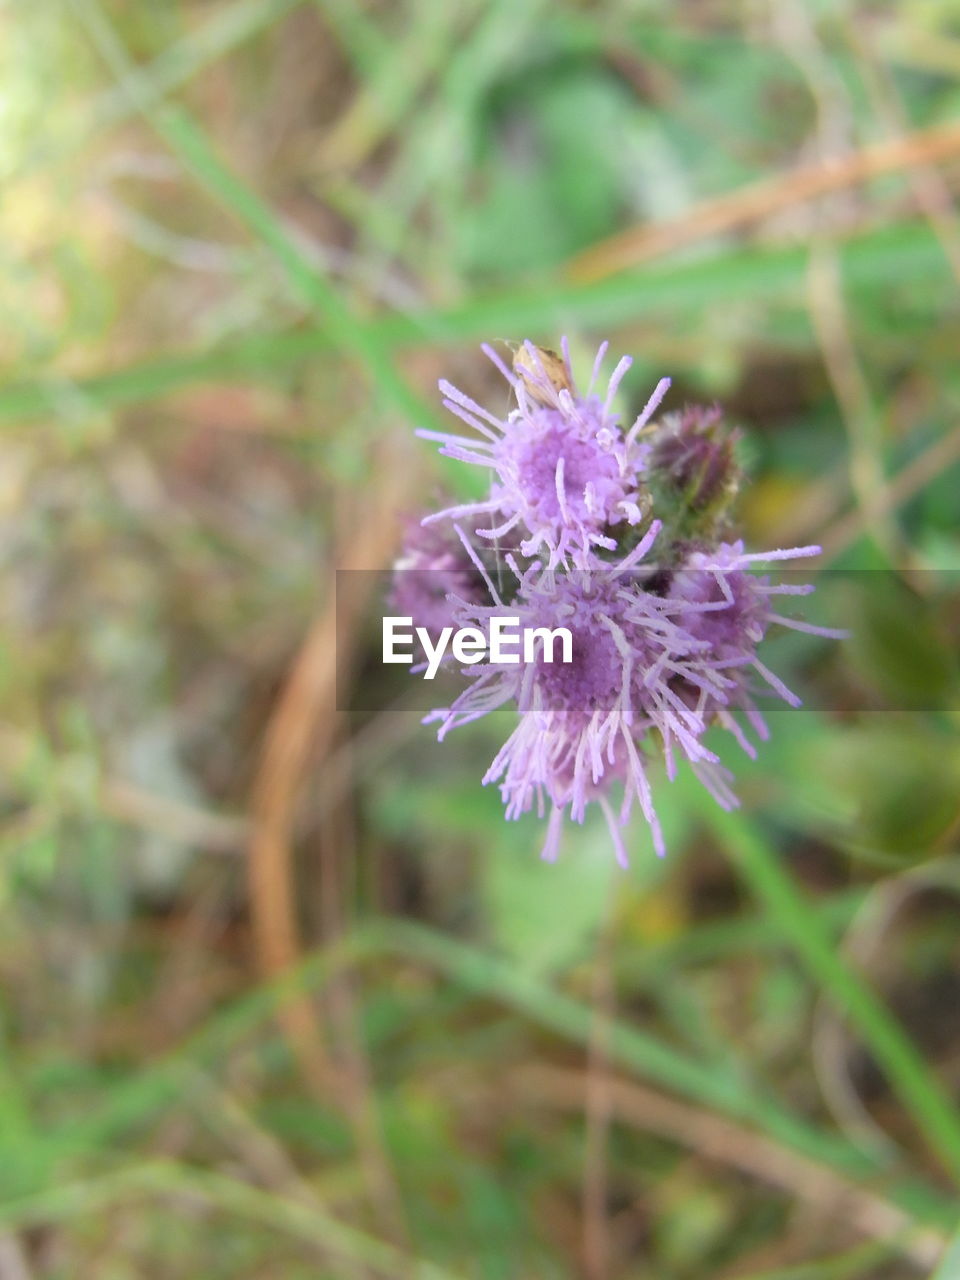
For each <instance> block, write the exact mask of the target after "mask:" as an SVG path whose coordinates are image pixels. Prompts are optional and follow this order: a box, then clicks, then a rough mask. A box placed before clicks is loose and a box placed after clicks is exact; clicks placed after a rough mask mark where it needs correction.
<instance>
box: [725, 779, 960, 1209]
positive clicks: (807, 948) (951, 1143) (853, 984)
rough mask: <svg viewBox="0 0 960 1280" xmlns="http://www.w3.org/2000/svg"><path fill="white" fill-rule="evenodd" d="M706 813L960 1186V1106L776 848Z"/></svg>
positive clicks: (732, 819)
mask: <svg viewBox="0 0 960 1280" xmlns="http://www.w3.org/2000/svg"><path fill="white" fill-rule="evenodd" d="M703 812H704V814H705V816H706V817H707V821H708V822H709V825H710V827H711V829H712V830H713V831H714V833H715V834H716V836H717V838H718V839H719V840H720V842H721V843H722V844H723V846H724V847H725V848H726V850H727V851H728V853H729V854H730V856H731V858H732V860H733V861H734V863H735V864H736V866H737V868H738V870H739V871H740V873H741V874H742V876H743V878H744V879H745V880H746V881H747V883H748V884H749V885H750V888H751V889H752V890H753V892H754V893H755V894H756V896H757V897H758V899H759V900H760V901H761V902H762V904H763V905H764V907H765V908H766V910H767V911H768V912H769V914H770V917H771V919H772V920H774V921H775V922H776V923H777V924H778V925H779V926H780V928H781V929H782V932H783V936H784V939H785V941H787V942H789V943H790V945H791V946H792V947H793V949H794V950H795V952H796V953H797V956H798V957H799V958H800V960H801V961H802V963H803V964H804V966H805V968H806V969H807V971H808V972H809V973H810V975H811V977H812V978H813V979H814V980H815V981H816V982H817V984H818V985H819V986H820V988H821V989H822V990H823V992H824V993H825V994H826V995H827V996H828V997H829V998H830V999H831V1000H832V1001H833V1003H834V1004H835V1005H836V1006H837V1008H838V1009H839V1010H840V1011H841V1012H843V1013H844V1014H846V1016H847V1017H848V1018H849V1020H850V1024H851V1026H852V1027H853V1028H854V1029H855V1030H856V1031H857V1032H858V1033H859V1034H860V1036H861V1037H862V1039H863V1042H864V1044H865V1046H866V1047H867V1048H868V1049H869V1050H870V1052H871V1054H872V1055H873V1057H874V1058H875V1059H876V1061H877V1064H878V1066H879V1067H880V1068H881V1070H882V1071H883V1072H884V1074H885V1075H886V1076H887V1078H888V1080H889V1082H890V1085H891V1087H892V1088H893V1090H894V1092H895V1093H896V1095H897V1096H898V1097H899V1099H900V1101H901V1102H902V1103H903V1105H904V1106H905V1107H906V1108H907V1110H908V1111H909V1113H910V1114H911V1115H912V1117H913V1119H914V1121H915V1123H916V1125H917V1127H918V1129H919V1130H920V1132H921V1133H922V1134H923V1135H924V1137H925V1138H926V1140H927V1142H928V1144H929V1146H930V1148H931V1150H933V1151H935V1152H936V1153H937V1154H938V1155H939V1157H940V1159H941V1161H942V1162H943V1165H944V1167H945V1168H946V1169H947V1170H948V1172H949V1173H950V1174H951V1176H952V1177H953V1178H954V1179H955V1180H956V1182H957V1184H958V1185H960V1112H958V1111H957V1108H956V1107H955V1106H954V1105H953V1104H952V1103H951V1102H950V1101H949V1099H948V1098H947V1097H946V1095H945V1094H944V1093H943V1090H942V1089H941V1087H940V1085H939V1083H938V1081H937V1080H936V1079H935V1078H934V1077H933V1076H932V1075H931V1073H930V1071H929V1070H928V1068H927V1065H926V1063H925V1062H924V1060H923V1057H922V1056H921V1054H920V1053H919V1052H918V1050H917V1048H916V1047H915V1046H914V1044H913V1043H912V1041H911V1040H910V1039H909V1038H908V1037H907V1036H906V1034H905V1033H904V1031H903V1029H902V1027H901V1026H900V1024H899V1023H898V1022H897V1020H896V1019H895V1018H894V1017H893V1015H892V1014H891V1013H890V1011H889V1010H888V1009H887V1007H886V1006H885V1005H884V1004H883V1003H882V1001H881V1000H880V999H879V998H878V997H877V996H876V995H875V994H874V993H873V991H871V990H870V988H869V987H868V986H866V984H865V983H864V982H863V980H862V979H861V978H860V977H859V976H858V975H857V974H856V973H855V972H854V971H853V970H852V969H851V968H850V967H849V966H848V965H847V964H846V963H845V962H844V960H843V957H842V956H841V954H840V953H839V952H838V951H837V949H836V946H835V944H834V942H833V941H832V939H831V938H830V937H829V935H828V934H827V933H826V932H825V931H824V929H823V927H822V925H821V924H820V923H819V921H818V920H817V918H816V915H815V913H814V912H813V910H812V909H811V907H810V905H809V904H808V903H807V902H806V901H805V899H804V897H803V895H802V894H801V892H800V891H799V889H798V888H797V886H796V885H795V884H794V882H793V880H792V879H791V877H790V875H789V874H788V873H787V871H786V870H785V869H784V867H783V865H782V864H781V862H780V860H779V858H778V857H777V856H776V854H775V852H774V851H773V850H772V849H771V848H770V847H769V846H768V845H767V843H766V842H765V841H764V840H763V839H762V838H761V837H760V836H759V835H758V834H757V832H756V830H755V829H754V828H753V827H752V826H751V824H750V823H749V822H748V821H747V820H746V819H745V818H744V817H743V816H742V814H739V813H726V812H724V811H723V810H721V809H719V808H717V807H716V806H715V805H713V804H712V803H710V802H709V801H707V802H705V803H704V808H703Z"/></svg>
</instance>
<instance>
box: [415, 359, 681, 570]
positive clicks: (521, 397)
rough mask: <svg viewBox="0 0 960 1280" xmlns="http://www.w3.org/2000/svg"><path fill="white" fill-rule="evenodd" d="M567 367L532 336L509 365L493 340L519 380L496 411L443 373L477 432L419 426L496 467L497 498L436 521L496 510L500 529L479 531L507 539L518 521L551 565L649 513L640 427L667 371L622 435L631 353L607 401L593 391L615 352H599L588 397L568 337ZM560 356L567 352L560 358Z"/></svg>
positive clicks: (445, 386) (457, 406) (527, 545)
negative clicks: (504, 411)
mask: <svg viewBox="0 0 960 1280" xmlns="http://www.w3.org/2000/svg"><path fill="white" fill-rule="evenodd" d="M561 347H562V351H563V361H562V372H561V373H560V374H559V376H558V374H557V373H555V372H551V371H550V370H549V369H548V368H547V366H546V364H545V363H544V359H543V357H542V356H541V353H540V351H539V349H538V348H537V347H535V346H534V345H533V344H532V343H530V342H526V343H524V344H523V347H522V348H521V350H522V352H523V354H524V357H525V358H524V361H523V366H522V370H521V371H520V372H511V370H509V369H508V368H507V366H506V365H505V364H504V363H503V361H502V360H501V359H500V357H499V356H498V355H497V354H496V352H495V351H493V350H492V348H490V347H488V346H484V348H483V350H484V352H485V354H486V355H487V356H488V357H489V358H490V360H492V361H493V363H494V364H495V365H496V367H497V368H498V369H499V370H500V372H501V373H502V374H503V376H504V377H505V378H506V380H507V382H508V383H509V384H510V386H511V387H512V388H513V391H514V393H515V396H516V400H517V407H516V408H515V409H514V410H513V411H512V412H511V413H510V414H508V416H507V417H506V418H498V417H496V416H495V415H494V414H492V413H490V412H489V411H488V410H487V409H484V408H482V407H481V406H480V405H478V404H476V403H475V402H474V401H473V400H471V399H469V397H467V396H465V395H464V394H463V392H462V391H458V390H457V388H456V387H453V386H451V385H450V383H448V382H444V381H441V383H440V390H441V391H442V392H443V393H444V396H445V399H444V404H445V405H446V407H447V408H448V409H450V410H451V411H452V412H453V413H455V414H457V416H458V417H459V418H461V419H462V420H463V421H464V422H465V423H466V424H467V425H468V426H470V427H472V428H473V429H474V430H475V431H477V432H478V433H479V438H477V437H472V438H470V437H464V436H460V435H453V434H448V433H446V432H433V431H420V432H418V434H419V435H421V436H423V437H425V438H426V439H430V440H438V441H439V442H440V444H441V445H442V446H443V447H442V448H441V450H440V452H441V453H442V454H444V455H445V456H446V457H449V458H457V459H459V460H460V461H463V462H470V463H473V464H475V465H477V466H481V467H487V468H489V469H490V471H491V473H492V481H491V487H490V496H489V497H488V498H487V499H486V501H484V502H473V503H466V504H464V505H462V506H456V507H450V508H448V509H447V510H446V511H440V512H437V514H436V515H433V516H429V517H428V518H427V522H428V523H432V522H434V521H437V520H443V519H446V518H449V517H454V518H457V519H467V518H471V517H474V516H484V517H486V516H490V517H493V518H494V519H495V521H496V522H495V523H494V524H493V526H492V527H489V528H483V529H476V530H475V532H476V533H477V534H478V535H479V536H480V537H483V538H491V539H493V538H502V537H505V536H506V535H507V534H508V533H510V532H511V531H512V530H514V529H517V528H519V530H520V531H521V535H522V541H521V542H520V548H519V549H520V552H521V554H522V555H524V556H533V555H538V554H541V553H543V554H544V555H545V557H546V567H547V568H548V569H552V568H555V567H556V566H557V565H566V564H569V563H573V564H574V565H577V564H580V565H582V564H584V563H586V562H587V561H588V559H589V556H590V553H591V551H592V550H593V549H594V548H602V549H604V550H606V551H616V550H617V540H616V538H615V537H613V536H612V530H613V529H615V527H616V526H617V525H623V524H624V523H625V522H626V523H627V524H631V525H635V524H638V523H639V522H640V520H641V519H642V518H643V512H642V504H643V494H642V486H643V471H644V466H645V458H646V454H647V452H648V446H647V445H646V444H645V443H643V442H641V441H640V440H639V438H638V437H639V434H640V432H641V430H642V428H643V427H644V425H645V424H646V423H647V422H648V421H649V419H650V417H651V415H652V414H653V413H654V411H655V410H656V408H657V406H658V405H659V403H660V401H661V400H662V399H663V397H664V395H665V394H666V392H667V388H668V387H669V385H670V381H669V379H667V378H663V379H661V381H660V382H659V383H658V384H657V387H656V389H655V390H654V393H653V395H652V396H651V397H650V399H649V401H648V402H647V405H646V407H645V409H644V410H643V412H642V413H641V414H640V416H639V417H638V418H637V420H636V421H635V422H634V423H633V425H632V426H631V428H630V430H629V431H628V432H627V433H626V435H624V433H623V432H622V431H621V429H620V426H619V420H618V417H617V414H616V413H615V412H614V411H613V409H612V404H613V399H614V396H615V395H616V391H617V388H618V386H619V385H620V381H621V379H622V378H623V376H624V374H625V373H626V372H627V370H628V369H629V368H630V365H631V363H632V361H631V360H630V358H629V356H624V358H623V359H622V360H621V361H620V363H619V364H618V365H617V367H616V368H615V369H614V371H613V374H612V375H611V377H610V380H609V382H608V384H607V390H606V394H605V396H604V397H603V399H601V398H600V396H599V395H596V394H594V387H595V385H596V383H597V379H598V377H599V374H600V365H601V363H602V362H603V357H604V355H605V354H606V351H607V343H603V345H602V346H601V347H600V349H599V351H598V352H597V357H596V360H595V361H594V365H593V374H592V376H591V379H590V384H589V386H588V387H587V391H586V394H585V395H582V396H581V395H580V394H579V393H578V392H577V391H576V388H575V385H574V381H573V374H572V371H571V369H570V353H569V348H568V345H567V341H566V339H564V340H563V342H562V344H561ZM556 359H557V360H558V362H559V357H557V358H556Z"/></svg>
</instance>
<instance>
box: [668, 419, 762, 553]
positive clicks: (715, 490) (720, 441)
mask: <svg viewBox="0 0 960 1280" xmlns="http://www.w3.org/2000/svg"><path fill="white" fill-rule="evenodd" d="M737 435H738V433H737V432H735V431H731V430H729V429H728V428H727V427H726V426H725V425H724V423H723V413H722V411H721V410H720V408H719V407H718V406H716V405H713V406H706V405H687V406H686V408H684V410H683V411H682V413H673V414H668V415H667V416H666V417H665V418H664V419H663V421H662V422H661V424H660V426H659V428H658V430H657V432H656V434H655V435H654V437H653V439H652V441H651V444H650V455H649V459H648V468H649V478H650V484H651V488H652V489H653V491H654V496H655V499H657V500H658V501H657V507H658V511H659V510H660V508H661V507H662V508H664V510H663V512H662V514H664V515H666V514H667V512H671V513H672V516H673V521H672V522H673V523H675V525H676V526H677V527H678V529H679V528H682V529H683V530H684V532H687V533H689V534H693V533H700V532H705V531H706V530H707V529H708V528H711V527H715V526H716V525H717V524H718V523H719V522H720V521H721V520H722V518H723V516H724V515H725V514H726V512H727V510H728V509H729V507H730V504H731V502H732V501H733V499H734V498H735V497H736V493H737V488H738V486H739V482H740V468H739V466H738V465H737V462H736V459H735V457H734V450H733V446H734V441H735V440H736V438H737Z"/></svg>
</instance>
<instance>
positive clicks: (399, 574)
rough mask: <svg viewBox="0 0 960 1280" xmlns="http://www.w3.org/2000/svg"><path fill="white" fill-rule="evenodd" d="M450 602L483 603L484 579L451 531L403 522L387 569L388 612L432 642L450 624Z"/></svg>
mask: <svg viewBox="0 0 960 1280" xmlns="http://www.w3.org/2000/svg"><path fill="white" fill-rule="evenodd" d="M451 597H456V598H458V599H460V600H468V601H469V600H473V601H477V602H480V601H482V600H484V599H486V587H485V584H484V579H483V578H482V577H481V576H480V575H479V574H478V573H477V571H476V569H475V567H474V564H473V561H472V559H471V557H470V554H469V553H468V552H467V550H466V549H465V546H464V543H463V542H462V541H461V540H460V538H458V537H457V535H456V533H455V532H454V531H453V530H452V529H449V530H448V529H438V528H435V527H433V526H430V527H429V528H426V527H424V525H423V523H422V521H421V520H413V519H408V520H407V521H406V522H405V527H404V538H403V544H402V550H401V553H400V556H399V557H398V558H397V560H396V561H395V563H394V566H393V578H392V581H391V584H390V591H389V595H388V600H389V603H390V607H391V608H392V609H393V611H394V612H395V613H397V614H400V615H403V616H409V617H412V618H413V622H414V626H419V627H425V628H426V629H427V631H429V633H430V636H431V638H432V639H434V640H435V639H436V638H437V636H438V635H439V634H440V632H441V631H442V630H443V628H444V627H446V626H448V625H449V624H450V623H451V622H452V621H453V605H452V603H451Z"/></svg>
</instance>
